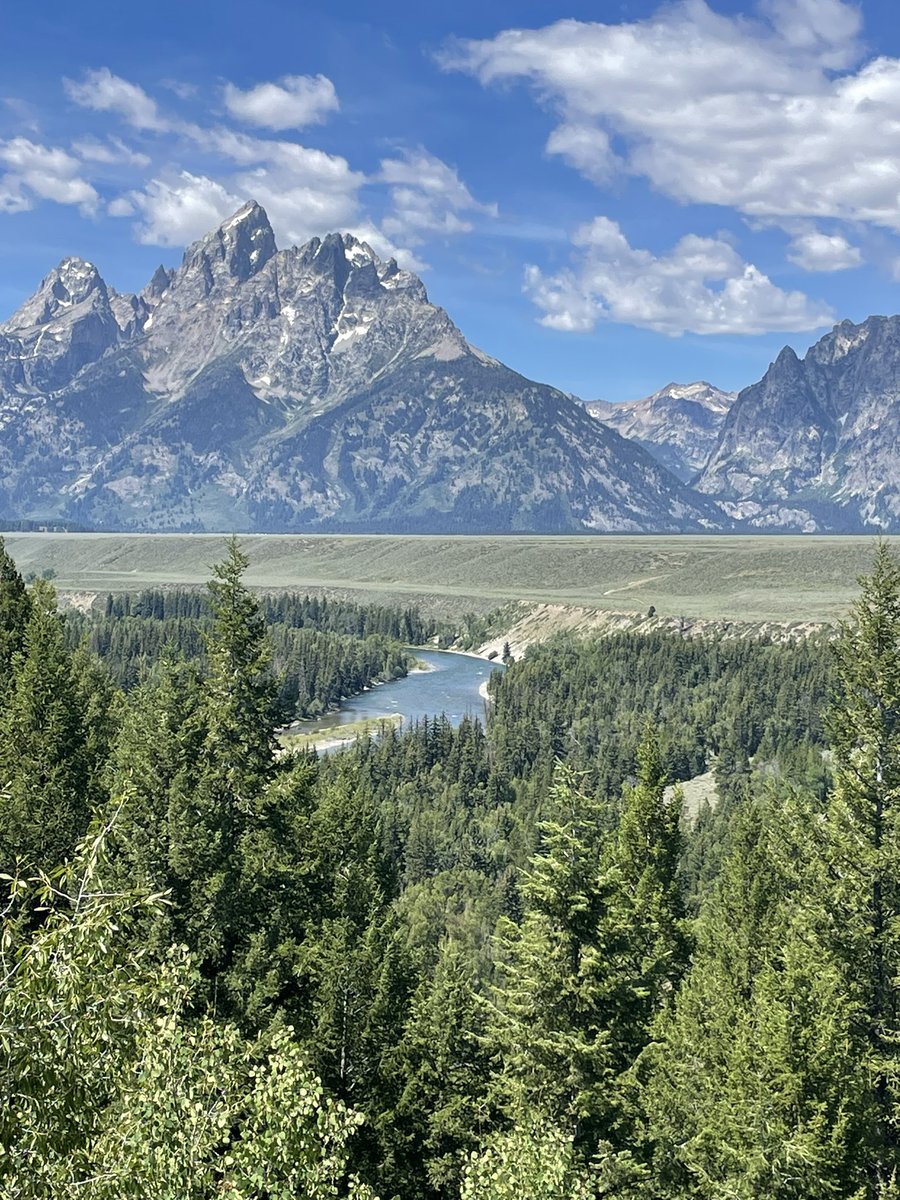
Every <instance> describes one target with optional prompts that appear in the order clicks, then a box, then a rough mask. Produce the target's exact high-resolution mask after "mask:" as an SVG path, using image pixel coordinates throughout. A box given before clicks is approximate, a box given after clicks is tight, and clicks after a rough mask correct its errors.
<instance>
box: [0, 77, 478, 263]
mask: <svg viewBox="0 0 900 1200" xmlns="http://www.w3.org/2000/svg"><path fill="white" fill-rule="evenodd" d="M64 83H65V87H66V91H67V93H68V95H69V96H70V98H71V99H72V100H73V101H74V102H75V103H76V104H78V105H79V106H81V107H82V108H85V109H88V110H91V111H93V112H98V113H107V114H111V115H114V116H117V117H118V118H119V119H120V120H122V121H123V122H125V123H126V124H127V125H129V126H131V127H132V128H133V129H135V130H138V131H140V132H142V133H151V134H156V135H159V136H160V139H161V144H162V146H164V147H165V152H166V154H167V158H168V161H169V163H170V166H169V167H168V168H167V169H166V170H165V171H164V172H161V173H159V174H155V175H153V176H151V177H150V178H147V177H146V174H145V173H146V170H147V168H148V167H149V166H150V165H151V159H150V158H149V156H148V155H146V154H144V153H143V152H141V151H139V150H136V149H133V148H132V147H130V146H129V145H127V144H126V143H125V142H124V141H122V139H121V138H118V137H112V136H108V135H107V136H105V137H97V136H95V135H93V134H90V133H86V134H85V135H84V136H82V137H80V138H78V139H76V140H75V141H74V142H73V145H72V151H73V154H74V155H77V156H78V158H79V159H80V160H81V164H101V165H102V166H103V167H104V168H108V167H120V168H123V169H126V168H127V169H130V170H132V171H133V172H134V173H135V176H136V178H135V181H134V184H133V186H132V187H131V189H130V190H128V189H125V188H122V189H120V191H119V194H118V195H116V196H113V197H112V198H111V199H108V200H107V201H106V203H105V205H104V211H105V213H106V215H108V216H110V217H119V218H122V217H133V218H134V220H135V225H134V230H135V236H136V238H137V240H138V241H140V242H142V243H152V244H157V245H163V246H180V245H183V244H185V243H186V242H189V241H191V240H193V239H195V238H197V237H199V236H201V235H202V234H204V233H206V232H208V230H209V229H210V228H213V227H214V226H215V225H216V224H218V223H219V222H220V221H221V220H223V219H224V218H225V217H227V216H228V215H230V213H231V212H233V211H234V210H235V209H236V208H238V207H239V206H240V205H241V204H242V203H244V202H245V201H246V200H249V199H254V200H256V201H258V202H259V203H260V204H261V205H262V206H263V207H264V208H265V209H266V211H267V213H268V215H269V219H270V220H271V222H272V226H273V228H274V230H275V236H276V239H277V241H278V242H279V244H280V245H282V246H285V245H291V244H299V243H302V242H305V241H307V240H308V239H309V238H311V237H313V236H316V235H319V236H321V235H323V234H325V233H328V232H331V231H350V232H354V233H356V234H357V235H358V236H361V237H363V238H365V240H367V241H369V242H370V244H371V245H372V246H373V248H374V249H376V250H377V252H378V253H379V254H383V255H387V256H389V257H394V258H396V259H397V261H398V262H399V263H400V264H401V265H403V266H405V267H407V268H409V269H412V270H421V269H423V268H424V266H425V264H424V263H423V262H422V261H421V260H420V259H419V257H418V256H417V255H416V254H415V252H414V250H413V247H414V246H417V245H419V244H421V243H422V242H423V241H424V240H425V239H426V238H428V237H430V236H434V235H445V234H450V233H465V232H468V231H469V230H470V229H471V228H472V224H471V217H472V216H473V215H474V214H479V213H480V214H484V215H490V216H496V213H497V209H496V205H491V204H483V203H481V202H479V201H477V200H476V199H475V198H474V197H473V196H472V194H471V192H470V191H469V190H468V188H467V187H466V185H465V184H464V183H463V182H462V180H461V179H460V178H459V175H458V173H457V172H456V170H455V169H454V168H452V167H450V166H448V165H447V164H446V163H444V162H442V161H441V160H440V159H439V158H436V157H435V156H434V155H431V154H429V153H428V151H427V150H424V149H419V150H417V151H415V152H414V153H408V154H403V155H398V156H396V157H393V158H389V159H385V160H384V161H383V162H382V163H381V166H380V169H379V173H378V174H377V175H376V176H375V177H373V178H368V179H367V177H366V176H365V174H363V173H362V172H360V171H357V170H355V169H354V168H353V167H352V166H351V165H350V163H349V162H348V161H347V159H346V158H344V157H342V156H341V155H337V154H330V153H327V152H326V151H324V150H320V149H317V148H314V147H310V146H303V145H300V144H299V143H298V142H296V141H293V140H289V139H288V138H286V137H281V138H278V137H267V136H264V135H262V134H257V133H250V132H246V131H244V130H242V129H240V128H237V127H235V126H234V125H233V124H229V123H227V122H223V123H221V124H219V125H206V124H204V123H203V122H200V123H197V122H196V121H193V120H192V121H188V120H184V119H182V118H181V117H180V116H178V115H177V112H176V113H174V114H173V113H169V112H166V111H164V110H162V109H161V108H160V107H159V105H158V104H157V101H156V100H155V99H154V98H153V96H151V95H150V94H149V93H148V92H146V91H145V90H144V89H143V88H142V87H140V86H139V85H138V84H135V83H133V82H131V81H130V80H127V79H123V78H122V77H121V76H119V75H115V74H114V73H113V72H112V71H110V70H109V68H107V67H101V68H99V69H97V70H91V71H88V72H86V74H85V75H84V76H83V77H82V78H81V79H80V80H65V81H64ZM160 86H165V87H167V88H168V89H169V90H170V92H172V93H173V94H175V95H176V96H177V97H179V98H185V97H190V96H193V95H195V92H194V90H193V89H192V88H190V87H189V85H185V84H183V83H181V82H178V83H177V84H176V83H173V81H171V80H169V81H162V82H161V84H160ZM225 102H226V107H227V109H228V113H229V115H230V116H231V117H236V118H238V119H239V120H241V121H242V122H244V123H246V124H251V125H257V126H260V127H266V128H268V129H288V128H293V127H296V126H299V125H303V124H310V123H312V122H315V121H319V120H322V119H324V117H325V116H326V115H327V114H328V113H329V112H333V111H335V110H336V109H337V108H338V107H339V105H338V99H337V95H336V93H335V90H334V86H333V84H332V83H331V81H330V80H329V79H327V78H326V77H325V76H323V75H318V76H299V75H292V76H285V77H284V78H282V79H279V80H278V81H276V82H267V83H261V84H259V85H257V86H256V87H253V88H250V89H249V90H246V91H242V90H241V89H239V88H237V87H235V86H234V85H233V84H227V85H226V86H225ZM58 153H64V152H58ZM198 157H199V158H200V161H201V162H202V164H203V167H202V169H199V170H198V169H191V170H188V169H183V168H182V166H181V163H183V162H184V161H187V162H191V161H192V159H193V160H196V159H197V158H198ZM71 164H75V167H77V166H79V163H78V159H76V158H74V157H73V156H72V155H69V156H67V161H66V162H63V160H60V162H59V164H58V165H59V167H60V170H62V168H63V167H65V168H66V170H68V172H69V174H68V176H67V187H68V189H69V191H70V193H71V194H72V195H73V197H76V198H77V202H79V203H81V204H82V205H83V206H84V207H85V208H86V209H87V208H89V207H96V205H97V204H98V203H99V197H98V195H97V193H96V191H95V190H94V188H93V187H92V186H91V185H90V184H88V183H87V182H86V181H84V180H81V179H80V178H79V177H78V176H77V173H76V172H75V169H74V167H72V166H71ZM0 165H2V159H0ZM138 172H140V174H139V175H138V174H137V173H138ZM142 176H143V178H141V177H142ZM364 185H370V186H374V187H379V188H381V190H382V195H383V194H384V192H385V191H386V192H387V194H388V199H389V213H388V216H387V217H386V218H385V219H384V220H383V221H382V222H381V223H380V224H379V223H377V222H376V221H375V220H373V218H372V215H371V214H370V213H367V212H366V211H365V210H364V209H363V207H362V205H361V202H360V191H361V189H362V188H363V186H364ZM48 189H49V184H46V185H45V188H44V192H37V191H35V194H49V192H48ZM61 190H62V188H61V186H59V187H57V192H61ZM54 198H55V197H54ZM68 202H73V203H74V202H76V199H73V200H71V201H68ZM30 204H31V193H29V192H28V191H27V190H25V189H24V185H23V182H22V179H20V178H19V177H13V176H12V175H10V176H7V177H5V178H3V179H2V180H0V210H3V211H7V212H12V211H18V210H19V209H21V208H25V207H29V206H30Z"/></svg>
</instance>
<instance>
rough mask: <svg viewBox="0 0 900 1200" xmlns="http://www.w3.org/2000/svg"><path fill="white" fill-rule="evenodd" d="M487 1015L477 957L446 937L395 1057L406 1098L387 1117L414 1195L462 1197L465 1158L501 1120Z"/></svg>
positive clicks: (445, 1199) (398, 1169)
mask: <svg viewBox="0 0 900 1200" xmlns="http://www.w3.org/2000/svg"><path fill="white" fill-rule="evenodd" d="M485 1017H486V1013H485V1006H484V1004H483V1001H482V997H481V996H480V995H479V991H478V981H477V978H476V974H475V971H474V969H473V963H472V960H471V956H470V955H469V954H467V953H466V952H465V951H464V950H463V949H462V948H461V947H460V946H456V945H453V944H452V943H450V942H445V944H444V945H443V946H442V947H441V951H440V956H439V958H438V961H437V965H436V967H435V969H434V973H433V975H429V976H426V977H425V978H424V979H423V980H422V982H421V983H420V985H419V988H418V990H417V992H416V994H415V996H414V997H413V1000H412V1003H411V1005H410V1013H409V1020H408V1022H407V1024H406V1028H405V1030H404V1032H403V1037H402V1041H401V1042H400V1044H399V1045H398V1047H397V1049H396V1051H395V1053H394V1054H393V1055H391V1061H390V1068H391V1075H392V1076H393V1077H394V1078H395V1079H396V1080H397V1081H398V1090H399V1096H398V1099H397V1102H396V1105H395V1107H394V1108H392V1109H391V1110H389V1111H388V1112H387V1114H386V1115H385V1117H384V1122H385V1123H386V1124H387V1126H388V1128H389V1132H390V1134H391V1137H390V1141H389V1145H390V1148H391V1153H392V1158H393V1160H394V1163H395V1164H396V1165H395V1166H394V1170H395V1173H396V1174H397V1175H398V1176H399V1178H400V1179H401V1180H402V1182H403V1184H404V1185H405V1186H404V1189H403V1192H404V1194H406V1195H416V1196H421V1197H423V1198H425V1197H435V1198H440V1200H453V1198H455V1197H456V1196H458V1194H459V1184H460V1173H461V1170H462V1166H463V1160H464V1157H466V1156H467V1155H468V1154H469V1153H471V1152H473V1151H474V1150H475V1149H476V1148H477V1147H478V1145H479V1143H480V1141H481V1140H482V1137H483V1136H484V1134H485V1133H486V1132H487V1130H488V1129H489V1128H490V1126H491V1125H492V1123H493V1122H492V1119H491V1113H490V1106H489V1104H488V1100H487V1088H488V1081H489V1078H490V1070H491V1060H490V1057H489V1054H488V1052H487V1049H486V1046H485V1032H486V1030H485Z"/></svg>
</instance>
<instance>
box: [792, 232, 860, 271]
mask: <svg viewBox="0 0 900 1200" xmlns="http://www.w3.org/2000/svg"><path fill="white" fill-rule="evenodd" d="M788 258H789V259H790V260H791V262H792V263H794V264H795V266H798V267H802V268H803V270H804V271H846V270H848V269H849V268H851V267H858V266H860V265H861V264H862V261H863V257H862V252H861V251H860V249H859V247H858V246H853V245H851V244H850V242H848V241H847V239H846V238H845V237H843V236H842V235H841V234H839V233H832V234H828V233H822V232H821V231H820V230H818V229H810V230H807V231H805V232H803V233H798V234H797V235H796V236H795V237H793V238H792V239H791V244H790V246H789V248H788Z"/></svg>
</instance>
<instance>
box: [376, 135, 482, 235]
mask: <svg viewBox="0 0 900 1200" xmlns="http://www.w3.org/2000/svg"><path fill="white" fill-rule="evenodd" d="M377 178H378V182H379V183H385V184H387V185H388V187H389V188H390V196H391V211H390V212H389V213H388V215H387V216H386V217H385V219H384V221H383V222H382V226H383V229H384V232H385V233H386V234H388V235H389V236H391V235H393V236H402V237H404V238H405V239H406V240H407V241H409V242H410V243H411V244H418V243H420V242H421V241H422V240H423V239H424V237H425V236H427V235H429V234H455V233H469V232H470V231H471V229H472V223H471V221H470V220H469V219H468V217H467V216H464V215H461V214H468V213H482V214H484V215H487V216H490V217H496V216H497V205H496V204H482V203H480V202H479V201H478V200H476V199H475V197H474V196H473V195H472V193H471V192H470V191H469V189H468V188H467V187H466V185H465V184H464V183H463V181H462V180H461V179H460V177H459V173H458V172H457V170H456V168H455V167H451V166H449V165H448V164H447V163H445V162H444V161H443V160H442V159H440V158H437V157H436V156H435V155H434V154H429V153H428V151H427V150H423V149H421V148H420V149H418V150H415V151H406V152H404V153H403V154H402V156H401V157H399V158H387V159H383V160H382V162H381V167H380V170H379V173H378V177H377Z"/></svg>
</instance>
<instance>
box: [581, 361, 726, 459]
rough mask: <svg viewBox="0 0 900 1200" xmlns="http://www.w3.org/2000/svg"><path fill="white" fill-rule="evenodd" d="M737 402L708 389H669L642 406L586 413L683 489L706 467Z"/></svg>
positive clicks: (600, 404)
mask: <svg viewBox="0 0 900 1200" xmlns="http://www.w3.org/2000/svg"><path fill="white" fill-rule="evenodd" d="M736 397H737V392H723V391H721V390H720V389H719V388H717V387H713V385H712V384H711V383H705V382H702V381H701V382H699V383H670V384H667V385H666V387H664V388H660V390H659V391H658V392H654V393H653V395H652V396H647V398H646V399H644V400H632V401H628V402H627V403H625V404H608V403H606V402H605V401H603V400H596V401H594V402H593V403H591V404H587V405H586V406H585V407H586V408H587V410H588V412H589V413H590V414H591V416H593V417H596V418H597V419H598V420H600V421H602V422H603V424H604V425H607V426H608V427H609V428H610V429H615V430H616V432H617V433H621V435H622V437H626V438H632V439H633V440H634V441H636V442H638V443H639V444H640V445H641V446H643V447H644V449H645V450H648V451H649V452H650V453H651V454H652V455H653V456H654V458H656V459H658V460H659V462H661V463H662V464H663V466H664V467H666V468H667V469H668V470H669V471H671V472H672V474H673V475H675V476H677V477H678V478H679V479H680V480H681V481H682V482H683V483H687V482H688V481H689V480H691V479H692V478H693V477H694V476H695V475H696V474H697V472H698V471H700V470H702V469H703V467H704V466H705V465H706V460H707V459H708V458H709V455H710V453H711V452H712V450H713V448H714V446H715V445H716V441H717V439H718V435H719V430H720V429H721V427H722V423H723V421H724V420H725V417H726V416H727V415H728V412H729V410H730V408H731V406H732V404H733V403H734V401H735V399H736Z"/></svg>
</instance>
